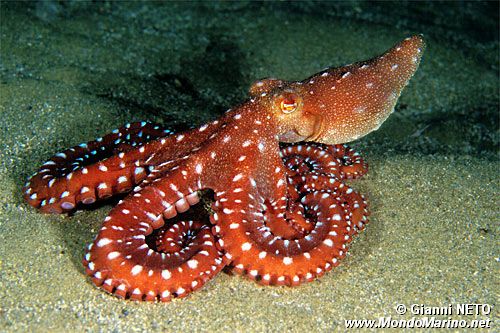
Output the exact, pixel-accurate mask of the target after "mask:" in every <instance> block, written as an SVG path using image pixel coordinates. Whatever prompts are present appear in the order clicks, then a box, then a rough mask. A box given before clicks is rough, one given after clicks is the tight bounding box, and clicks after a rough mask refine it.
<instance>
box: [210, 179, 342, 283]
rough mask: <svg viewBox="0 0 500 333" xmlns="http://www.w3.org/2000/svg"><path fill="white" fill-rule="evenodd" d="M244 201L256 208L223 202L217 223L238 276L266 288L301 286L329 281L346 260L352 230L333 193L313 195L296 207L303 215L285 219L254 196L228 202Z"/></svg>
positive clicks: (216, 207)
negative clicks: (321, 278)
mask: <svg viewBox="0 0 500 333" xmlns="http://www.w3.org/2000/svg"><path fill="white" fill-rule="evenodd" d="M240 186H243V184H240ZM238 201H239V202H241V203H242V205H243V206H244V207H250V208H249V209H248V210H240V209H238V207H234V206H231V208H229V207H228V206H227V205H226V203H221V202H220V201H217V202H216V203H215V204H214V207H213V208H214V210H215V214H214V215H213V216H212V218H211V221H212V222H213V223H214V224H216V226H215V227H214V231H215V233H216V235H217V236H218V237H219V238H220V239H219V246H220V247H221V248H222V249H223V250H224V251H225V252H226V254H225V255H226V257H227V258H228V259H230V260H232V264H231V265H232V266H233V271H235V272H236V273H239V274H245V275H247V276H249V277H250V278H251V279H253V280H256V281H258V282H259V283H262V284H265V285H269V284H273V285H288V286H296V285H299V284H301V283H304V282H309V281H312V280H313V279H314V278H316V277H319V276H321V275H323V274H324V273H325V272H327V271H329V270H330V269H331V268H332V267H333V266H336V265H337V264H338V260H339V259H341V258H342V257H344V256H345V253H346V250H347V249H346V244H347V242H348V241H349V238H350V236H349V225H348V224H347V222H346V220H345V214H344V209H343V208H342V207H341V206H340V204H339V203H338V202H337V200H336V198H334V197H333V196H332V195H330V194H329V193H326V192H319V191H316V192H313V193H307V194H306V195H305V196H303V197H302V199H301V200H300V203H295V204H300V205H301V206H302V207H301V208H302V209H303V213H302V212H301V210H300V209H299V210H289V212H290V213H291V214H286V216H285V217H280V216H279V215H275V214H273V213H272V212H271V213H270V212H268V211H267V208H268V207H267V205H266V200H265V199H264V198H259V197H257V196H254V195H253V194H247V193H241V192H240V193H236V194H233V195H231V197H230V198H229V200H228V202H230V203H231V202H238Z"/></svg>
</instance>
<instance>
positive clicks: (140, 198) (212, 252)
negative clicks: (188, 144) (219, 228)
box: [84, 169, 226, 301]
mask: <svg viewBox="0 0 500 333" xmlns="http://www.w3.org/2000/svg"><path fill="white" fill-rule="evenodd" d="M199 189H200V186H199V182H197V181H195V180H193V178H184V177H183V174H182V172H181V171H180V170H179V169H176V170H174V171H172V170H171V172H169V173H167V172H165V173H163V174H162V177H161V178H156V179H155V180H153V181H152V183H151V184H149V185H147V186H144V187H143V188H140V189H139V190H138V192H136V193H134V194H133V195H129V196H128V197H127V198H126V199H125V200H124V201H122V202H121V203H119V204H118V205H117V206H116V207H115V208H114V209H113V210H112V211H111V213H110V214H109V215H108V217H106V219H105V221H104V224H103V227H102V228H101V230H100V232H99V234H98V236H97V238H96V240H95V241H94V243H93V244H91V245H90V246H89V249H88V253H87V254H86V256H85V259H84V265H85V266H86V271H87V274H88V275H90V276H91V277H92V281H93V282H94V284H96V285H97V286H101V287H102V288H103V289H105V290H106V291H108V292H110V293H114V294H115V295H117V296H119V297H122V298H131V299H135V300H148V301H152V300H156V299H157V300H160V301H169V300H170V299H171V298H172V297H184V296H186V295H187V294H189V293H190V292H191V291H193V290H197V289H199V288H200V287H201V286H203V285H204V284H205V283H206V282H207V281H208V280H209V279H211V278H212V277H213V276H214V275H215V274H217V273H218V272H219V271H220V270H221V269H222V268H223V267H224V265H225V264H226V262H225V261H224V260H223V257H222V253H221V252H220V251H219V250H218V249H217V247H216V246H215V243H216V238H215V237H214V236H213V235H212V233H211V230H210V226H209V225H208V224H207V223H200V222H185V221H183V220H181V221H180V222H176V220H172V218H173V217H175V216H176V215H177V214H178V213H181V212H184V211H186V210H188V209H189V207H191V206H192V205H194V204H196V203H197V202H198V201H199V198H198V195H197V191H198V190H199ZM164 225H165V227H164ZM162 227H163V228H166V231H160V232H158V233H157V234H156V235H154V240H153V241H151V242H149V243H148V241H147V239H148V236H149V235H151V234H152V233H153V231H154V230H155V229H160V228H162Z"/></svg>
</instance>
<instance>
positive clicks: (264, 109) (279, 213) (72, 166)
mask: <svg viewBox="0 0 500 333" xmlns="http://www.w3.org/2000/svg"><path fill="white" fill-rule="evenodd" d="M423 48H424V42H423V39H422V38H421V36H413V37H410V38H407V39H405V40H404V41H402V42H400V43H399V44H397V45H396V46H394V47H393V48H392V49H390V50H389V51H387V52H386V53H384V54H383V55H381V56H379V57H376V58H373V59H371V60H368V61H363V62H358V63H355V64H351V65H347V66H344V67H340V68H327V69H325V70H323V71H321V72H320V73H318V74H315V75H313V76H311V77H310V78H308V79H306V80H303V81H298V82H286V81H282V80H278V79H266V80H261V81H258V82H256V83H255V84H253V86H252V87H251V88H250V95H251V97H250V99H249V100H247V101H245V102H243V103H242V104H241V105H239V106H237V107H236V108H234V109H230V110H228V111H227V112H226V114H225V115H224V116H223V117H221V118H220V119H218V120H215V121H213V122H211V123H209V124H205V125H203V126H201V127H199V128H196V129H192V130H190V131H187V132H184V133H179V134H172V133H170V132H169V131H167V130H164V129H162V128H160V127H159V126H156V125H153V124H149V123H133V124H127V125H126V126H125V127H123V128H121V129H118V130H115V131H113V132H112V133H110V134H108V135H106V136H104V137H102V138H99V139H97V140H95V141H92V142H89V143H86V144H81V145H79V146H76V147H73V148H70V149H68V150H66V151H64V152H62V153H58V154H56V155H55V156H53V157H52V158H51V159H50V160H49V161H48V162H46V163H45V164H44V165H43V166H42V167H41V168H40V170H39V171H38V172H37V173H36V174H35V175H33V176H32V177H31V179H30V180H29V181H28V182H27V184H26V185H25V188H24V197H25V199H26V200H27V201H28V203H29V204H30V205H32V206H34V207H36V208H38V209H39V210H40V211H42V212H44V213H65V212H69V211H72V210H74V209H75V208H78V206H79V205H81V204H91V203H94V202H96V201H97V200H100V199H104V198H107V197H110V196H113V195H115V194H118V193H126V192H131V193H130V194H128V196H126V197H125V198H124V199H123V200H122V201H120V202H119V203H118V204H117V205H116V206H115V207H114V208H113V209H112V210H111V212H110V213H109V215H108V216H107V217H106V218H105V220H104V223H103V225H102V228H101V230H100V231H99V234H98V235H97V237H96V239H95V240H94V242H93V243H92V244H91V245H90V246H89V247H88V251H87V253H86V255H85V258H84V260H83V263H84V265H85V267H86V272H87V274H88V275H89V276H90V277H91V279H92V281H93V282H94V284H95V285H97V286H100V287H102V288H103V289H105V290H106V291H108V292H110V293H113V294H115V295H117V296H119V297H123V298H131V299H135V300H148V301H151V300H160V301H169V300H170V299H172V298H173V297H183V296H186V295H187V294H189V293H190V292H191V291H194V290H196V289H199V288H200V287H202V286H203V284H204V283H206V282H207V281H208V280H209V279H211V278H212V277H213V276H214V275H215V274H217V273H218V272H219V271H220V270H221V269H222V268H223V267H224V266H226V265H229V266H230V267H231V268H232V270H233V271H234V272H236V273H238V274H244V275H247V276H248V277H249V278H251V279H253V280H256V281H258V282H260V283H262V284H266V285H288V286H295V285H299V284H301V283H304V282H308V281H312V280H313V279H315V278H317V277H319V276H321V275H323V274H324V273H325V272H327V271H329V270H330V269H331V268H332V267H333V266H336V265H337V264H338V262H339V260H340V259H341V258H343V257H344V256H345V255H346V251H347V245H348V243H349V242H350V241H351V239H352V237H353V236H354V235H355V234H356V233H357V231H358V230H361V229H363V228H364V226H365V223H367V215H368V210H367V203H366V201H365V199H364V198H363V196H362V195H360V194H359V193H357V192H356V191H354V190H352V189H351V188H350V187H349V186H347V185H346V184H345V183H344V180H345V179H349V178H358V177H360V176H362V175H363V174H364V173H365V172H366V171H367V167H366V165H365V164H364V162H363V160H362V159H361V157H360V156H359V155H358V154H357V153H355V152H354V151H352V150H351V149H349V148H348V147H346V146H343V145H341V143H344V142H349V141H352V140H355V139H357V138H359V137H361V136H363V135H366V134H368V133H369V132H371V131H373V130H375V129H377V128H378V127H379V126H380V124H381V123H382V122H383V121H384V120H385V119H386V118H387V117H388V116H389V114H390V113H391V112H392V111H393V109H394V106H395V104H396V101H397V99H398V97H399V95H400V93H401V90H402V89H403V87H404V86H405V85H406V84H407V82H408V80H409V79H410V78H411V76H412V75H413V73H414V72H415V71H416V69H417V67H418V64H419V62H420V58H421V55H422V51H423ZM280 142H281V146H280ZM207 189H209V190H212V191H213V197H214V198H213V199H214V202H213V204H212V212H211V214H210V220H199V219H194V220H193V219H188V218H186V217H185V216H184V214H182V215H183V216H178V217H176V215H178V214H179V213H184V212H186V211H188V210H190V207H191V206H195V205H196V204H197V203H198V202H199V201H200V191H202V190H207ZM198 215H199V214H198Z"/></svg>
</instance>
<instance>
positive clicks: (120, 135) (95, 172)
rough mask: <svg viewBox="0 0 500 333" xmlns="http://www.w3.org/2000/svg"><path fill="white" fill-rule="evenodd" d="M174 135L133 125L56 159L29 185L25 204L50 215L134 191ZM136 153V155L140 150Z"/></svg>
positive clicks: (149, 125) (149, 126) (152, 126)
mask: <svg viewBox="0 0 500 333" xmlns="http://www.w3.org/2000/svg"><path fill="white" fill-rule="evenodd" d="M169 133H170V131H169V130H166V129H163V128H161V127H160V126H159V125H155V124H152V123H147V122H140V123H139V122H138V123H131V124H127V125H125V126H124V127H122V128H120V129H116V130H114V131H113V132H112V133H109V134H107V135H105V136H103V137H101V138H98V139H96V140H94V141H90V142H88V143H83V144H80V145H78V146H75V147H72V148H69V149H67V150H65V151H63V152H61V153H58V154H56V155H54V156H53V157H52V158H51V159H50V160H49V161H47V162H45V163H44V164H43V165H42V167H41V168H40V169H39V170H38V172H37V173H35V174H34V175H33V176H32V177H31V178H30V179H29V180H28V182H27V183H26V184H25V186H24V189H23V193H24V198H25V199H26V200H27V201H28V203H29V204H30V205H32V206H33V207H35V208H38V209H40V210H41V211H42V212H44V213H63V212H67V211H70V210H73V209H74V208H75V207H76V205H77V204H79V203H83V204H92V203H94V202H96V201H97V200H98V199H104V198H108V197H110V196H112V195H115V194H117V193H123V192H127V191H129V190H130V189H131V188H132V187H133V186H134V185H136V184H138V183H139V182H141V181H142V180H143V179H144V178H145V177H146V175H147V173H148V172H149V170H148V166H147V165H145V163H144V161H145V160H146V159H147V158H148V157H149V156H150V155H151V154H152V153H153V152H154V151H155V149H154V148H155V146H157V145H158V143H157V142H155V141H154V140H155V139H157V138H159V137H164V136H166V135H168V134H169ZM135 148H136V149H135Z"/></svg>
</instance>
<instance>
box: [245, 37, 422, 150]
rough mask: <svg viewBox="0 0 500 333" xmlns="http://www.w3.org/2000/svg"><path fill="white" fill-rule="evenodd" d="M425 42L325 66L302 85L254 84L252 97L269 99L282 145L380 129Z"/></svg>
mask: <svg viewBox="0 0 500 333" xmlns="http://www.w3.org/2000/svg"><path fill="white" fill-rule="evenodd" d="M424 47H425V44H424V41H423V39H422V37H421V36H420V35H418V36H413V37H409V38H406V39H405V40H403V41H402V42H400V43H398V44H397V45H395V46H394V47H393V48H392V49H390V50H389V51H387V52H386V53H384V54H382V55H380V56H378V57H375V58H373V59H370V60H367V61H362V62H358V63H355V64H351V65H347V66H344V67H338V68H328V69H325V70H324V71H322V72H320V73H318V74H315V75H313V76H311V77H309V78H308V79H306V80H304V81H299V82H284V81H281V80H277V79H267V80H265V81H259V82H258V83H257V84H254V86H253V87H252V88H251V90H250V92H251V93H252V94H254V95H256V94H258V93H260V94H261V95H268V96H266V98H267V103H269V105H268V107H267V109H268V110H271V112H272V115H273V117H274V118H275V119H276V120H277V123H278V132H279V133H278V138H279V140H280V141H282V142H297V141H316V142H321V143H326V144H339V143H345V142H349V141H353V140H356V139H358V138H360V137H362V136H364V135H366V134H368V133H370V132H372V131H374V130H376V129H378V128H379V127H380V125H381V124H382V123H383V122H384V121H385V120H386V119H387V117H388V116H389V115H390V114H391V113H392V111H393V110H394V106H395V105H396V102H397V99H398V98H399V96H400V94H401V91H402V90H403V88H404V87H405V86H406V84H407V83H408V81H409V80H410V78H411V77H412V76H413V74H414V73H415V71H416V70H417V68H418V65H419V63H420V59H421V56H422V53H423V50H424Z"/></svg>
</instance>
